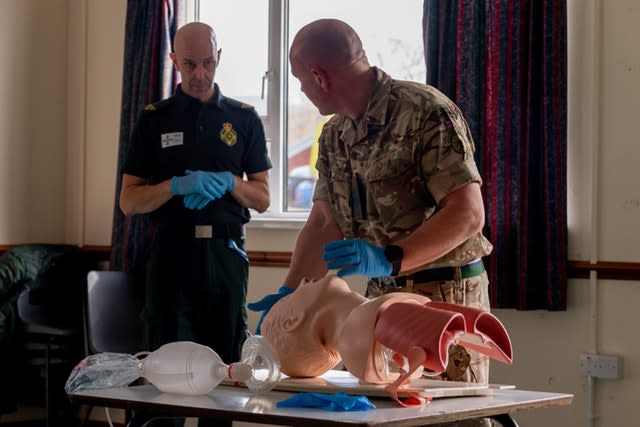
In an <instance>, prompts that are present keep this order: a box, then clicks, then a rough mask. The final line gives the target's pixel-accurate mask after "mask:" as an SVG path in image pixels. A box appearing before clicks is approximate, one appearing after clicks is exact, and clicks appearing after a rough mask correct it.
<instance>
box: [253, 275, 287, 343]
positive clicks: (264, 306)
mask: <svg viewBox="0 0 640 427" xmlns="http://www.w3.org/2000/svg"><path fill="white" fill-rule="evenodd" d="M293 291H294V289H292V288H289V287H288V286H280V289H278V293H275V294H270V295H267V296H265V297H264V298H262V299H261V300H260V301H256V302H250V303H249V304H247V308H248V309H249V310H251V311H262V315H261V316H260V320H259V321H258V326H257V327H256V335H260V326H261V325H262V321H263V320H264V316H266V315H267V313H268V312H269V310H271V307H273V305H274V304H275V303H277V302H278V301H280V300H281V299H282V298H284V297H286V296H287V295H289V294H290V293H291V292H293Z"/></svg>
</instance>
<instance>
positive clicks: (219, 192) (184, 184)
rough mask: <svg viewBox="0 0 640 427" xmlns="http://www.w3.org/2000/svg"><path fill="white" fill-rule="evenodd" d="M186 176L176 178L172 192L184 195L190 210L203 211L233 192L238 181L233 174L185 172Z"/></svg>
mask: <svg viewBox="0 0 640 427" xmlns="http://www.w3.org/2000/svg"><path fill="white" fill-rule="evenodd" d="M185 174H186V175H185V176H174V177H173V179H172V180H171V192H172V193H173V194H175V195H184V196H185V198H184V205H185V207H187V208H188V209H198V210H200V209H202V208H204V207H205V206H206V205H207V203H209V202H210V201H212V200H215V199H219V198H220V197H222V196H223V195H224V194H225V193H226V192H227V191H231V190H233V188H234V187H235V184H236V181H235V179H234V177H233V174H232V173H231V172H228V171H225V172H205V171H195V172H193V171H190V170H186V171H185Z"/></svg>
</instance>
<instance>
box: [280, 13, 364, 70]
mask: <svg viewBox="0 0 640 427" xmlns="http://www.w3.org/2000/svg"><path fill="white" fill-rule="evenodd" d="M289 59H290V60H291V62H294V61H295V62H296V63H298V64H301V65H303V66H307V67H316V66H317V67H321V68H324V69H327V70H335V69H341V68H345V67H349V66H350V65H353V64H355V63H358V62H360V61H363V60H364V61H366V56H365V53H364V49H363V48H362V42H361V41H360V37H358V34H356V32H355V31H354V29H353V28H351V27H350V26H349V25H348V24H346V23H345V22H342V21H339V20H337V19H319V20H317V21H313V22H311V23H310V24H307V25H305V26H304V27H302V28H301V29H300V31H298V33H297V34H296V36H295V38H294V39H293V42H292V43H291V50H290V52H289ZM367 66H368V64H367Z"/></svg>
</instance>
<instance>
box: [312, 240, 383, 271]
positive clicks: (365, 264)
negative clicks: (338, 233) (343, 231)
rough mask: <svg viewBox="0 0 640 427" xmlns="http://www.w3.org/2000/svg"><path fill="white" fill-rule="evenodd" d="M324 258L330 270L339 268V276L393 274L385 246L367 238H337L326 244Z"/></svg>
mask: <svg viewBox="0 0 640 427" xmlns="http://www.w3.org/2000/svg"><path fill="white" fill-rule="evenodd" d="M322 259H324V260H325V262H326V263H327V268H328V269H329V270H332V269H338V276H340V277H343V276H349V275H352V274H362V275H363V276H367V277H381V276H388V275H390V274H391V271H392V270H393V267H392V266H391V263H390V262H389V260H388V259H387V257H386V256H385V255H384V248H382V247H380V246H376V245H374V244H371V243H369V242H367V241H365V240H361V239H353V240H335V241H333V242H331V243H327V244H326V245H325V246H324V254H323V255H322Z"/></svg>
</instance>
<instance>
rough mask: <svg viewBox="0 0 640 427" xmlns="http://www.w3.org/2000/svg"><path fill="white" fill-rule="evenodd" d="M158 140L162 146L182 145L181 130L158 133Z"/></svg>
mask: <svg viewBox="0 0 640 427" xmlns="http://www.w3.org/2000/svg"><path fill="white" fill-rule="evenodd" d="M160 141H161V143H162V148H168V147H173V146H174V145H182V144H183V143H182V132H171V133H163V134H162V135H160Z"/></svg>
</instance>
